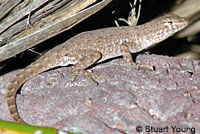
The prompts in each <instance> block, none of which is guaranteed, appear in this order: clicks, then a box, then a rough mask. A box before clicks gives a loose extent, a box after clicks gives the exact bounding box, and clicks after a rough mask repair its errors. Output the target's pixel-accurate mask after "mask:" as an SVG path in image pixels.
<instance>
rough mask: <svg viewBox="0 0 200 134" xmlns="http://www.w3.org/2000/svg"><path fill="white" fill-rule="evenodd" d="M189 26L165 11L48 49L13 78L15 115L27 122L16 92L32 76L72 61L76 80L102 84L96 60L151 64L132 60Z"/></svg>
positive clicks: (10, 96)
mask: <svg viewBox="0 0 200 134" xmlns="http://www.w3.org/2000/svg"><path fill="white" fill-rule="evenodd" d="M187 25H188V20H187V19H186V18H184V17H180V16H178V15H176V14H173V13H168V14H165V15H163V16H161V17H159V18H156V19H153V20H152V21H150V22H147V23H145V24H142V25H138V26H134V27H131V26H121V27H109V28H102V29H97V30H93V31H86V32H82V33H80V34H78V35H76V36H74V37H72V38H70V39H69V40H67V41H65V42H64V43H62V44H60V45H58V46H56V47H54V48H53V49H51V50H49V51H48V52H46V53H45V54H44V55H43V56H41V57H40V58H39V59H38V60H36V61H35V62H33V63H32V64H30V65H29V66H27V67H26V68H24V69H22V70H21V71H20V72H19V73H18V74H17V75H16V76H15V77H14V79H13V80H11V81H10V83H9V85H8V88H7V94H6V100H7V105H8V110H9V112H10V114H11V116H12V118H13V119H14V120H15V121H16V122H18V123H25V121H24V120H23V119H22V118H21V117H20V115H19V113H18V111H17V105H16V94H17V91H18V90H19V89H20V87H21V86H22V85H23V84H24V83H25V82H26V81H27V80H29V79H30V78H32V77H34V76H36V75H37V74H39V73H42V72H44V71H47V70H49V69H52V68H55V67H59V66H60V67H62V66H67V65H70V64H72V65H73V66H72V67H71V69H70V72H71V73H72V75H73V78H72V81H74V80H75V79H76V76H77V75H86V76H87V77H88V78H89V80H91V81H92V82H94V83H96V84H98V82H97V81H96V80H95V79H98V78H100V77H99V76H98V75H96V74H95V73H93V72H92V71H89V70H88V67H90V66H91V65H93V64H95V63H99V62H101V61H105V60H107V59H110V58H114V57H118V56H121V55H122V57H123V59H124V60H125V61H126V62H127V63H128V64H129V65H130V66H132V67H134V68H139V67H147V68H150V69H152V66H151V65H142V64H139V63H136V62H134V61H133V59H132V55H131V54H132V53H137V52H140V51H142V50H145V49H147V48H148V47H150V46H152V45H154V44H156V43H159V42H161V41H163V40H165V39H166V38H168V37H170V36H171V35H173V34H174V33H176V32H177V31H179V30H181V29H183V28H184V27H186V26H187Z"/></svg>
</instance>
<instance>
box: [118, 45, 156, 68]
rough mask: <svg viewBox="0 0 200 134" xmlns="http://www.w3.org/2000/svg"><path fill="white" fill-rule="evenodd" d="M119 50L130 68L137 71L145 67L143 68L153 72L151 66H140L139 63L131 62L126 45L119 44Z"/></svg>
mask: <svg viewBox="0 0 200 134" xmlns="http://www.w3.org/2000/svg"><path fill="white" fill-rule="evenodd" d="M120 48H121V53H122V56H123V58H124V60H125V61H126V62H127V63H128V64H129V65H130V66H132V67H135V68H137V69H138V68H140V67H145V68H149V69H151V70H154V69H153V66H151V65H142V64H139V63H136V62H134V61H133V58H132V55H131V52H130V50H129V47H128V43H123V44H121V46H120Z"/></svg>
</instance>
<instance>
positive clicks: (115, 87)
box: [0, 55, 200, 134]
mask: <svg viewBox="0 0 200 134" xmlns="http://www.w3.org/2000/svg"><path fill="white" fill-rule="evenodd" d="M137 62H138V63H141V64H151V65H154V66H155V71H151V70H149V69H146V68H140V69H139V70H137V69H135V68H132V67H130V66H128V65H127V64H126V63H125V61H123V59H122V58H120V59H115V60H112V61H109V62H106V63H103V64H99V65H97V66H95V67H94V68H93V71H94V72H95V73H96V74H98V75H100V76H101V77H103V78H106V80H107V81H106V82H105V81H99V85H98V86H96V85H94V84H93V83H91V82H90V81H89V80H88V79H87V77H85V76H78V77H77V79H76V81H75V82H73V83H71V81H70V80H71V79H72V75H71V74H70V72H69V69H70V68H69V67H62V68H58V69H53V70H50V71H47V72H44V73H41V74H39V75H37V76H36V77H34V78H32V79H30V80H29V81H27V82H26V83H25V84H24V85H23V87H22V89H21V94H18V95H17V105H18V109H19V113H20V115H21V117H22V118H23V119H24V120H25V121H26V122H27V123H29V124H33V125H40V126H48V127H54V128H59V129H63V130H68V131H74V132H82V133H85V134H86V133H87V134H99V133H101V134H103V133H104V134H123V133H129V134H130V133H136V126H141V127H142V128H143V132H145V131H148V130H149V129H148V127H150V126H151V127H152V129H151V130H152V131H156V130H157V128H158V127H159V128H160V129H159V130H160V131H162V132H164V133H166V134H169V133H172V132H173V130H175V132H177V133H179V131H186V132H187V133H189V134H192V132H193V131H195V132H196V133H199V132H200V61H189V60H186V59H182V58H174V57H167V56H158V55H139V56H138V57H137ZM17 72H18V71H14V72H10V73H8V74H5V75H3V76H1V77H0V83H1V84H0V119H2V120H8V121H12V118H11V116H10V114H9V113H8V109H7V104H6V99H5V96H6V88H7V85H8V83H9V81H10V80H11V79H12V78H13V77H14V76H15V74H16V73H17ZM153 127H155V128H153ZM172 127H176V128H175V129H173V128H172ZM139 129H140V128H139V127H138V129H137V130H139ZM175 132H174V133H175ZM155 133H156V132H155Z"/></svg>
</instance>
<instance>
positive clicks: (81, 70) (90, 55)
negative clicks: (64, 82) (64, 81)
mask: <svg viewBox="0 0 200 134" xmlns="http://www.w3.org/2000/svg"><path fill="white" fill-rule="evenodd" d="M101 56H102V55H101V53H100V52H99V51H86V52H85V54H84V56H83V57H82V58H81V59H80V60H79V61H78V62H77V63H76V64H74V66H72V68H71V73H72V74H73V75H74V77H73V78H72V82H73V81H74V80H75V79H76V76H77V75H82V74H83V75H86V76H87V77H88V78H89V80H90V81H92V82H93V83H95V84H96V85H98V82H97V81H95V79H102V78H100V77H99V76H98V75H96V74H94V73H92V72H90V71H89V70H85V69H86V68H88V67H89V66H91V65H92V64H94V63H95V62H97V61H98V60H100V59H101Z"/></svg>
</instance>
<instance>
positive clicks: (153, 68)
mask: <svg viewBox="0 0 200 134" xmlns="http://www.w3.org/2000/svg"><path fill="white" fill-rule="evenodd" d="M132 66H133V67H135V68H137V69H138V70H139V69H140V68H141V67H142V68H148V69H150V70H151V71H154V70H155V67H154V66H152V65H143V64H139V63H136V64H133V65H132Z"/></svg>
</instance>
